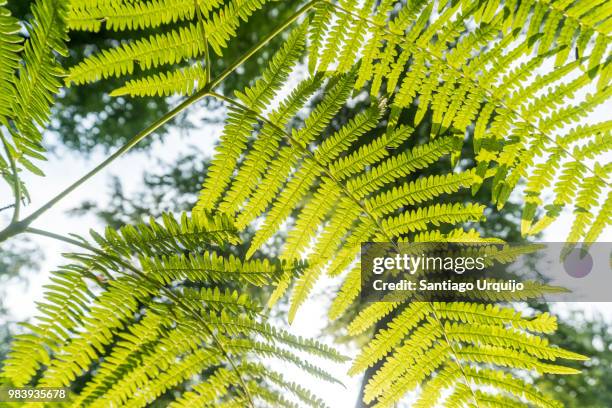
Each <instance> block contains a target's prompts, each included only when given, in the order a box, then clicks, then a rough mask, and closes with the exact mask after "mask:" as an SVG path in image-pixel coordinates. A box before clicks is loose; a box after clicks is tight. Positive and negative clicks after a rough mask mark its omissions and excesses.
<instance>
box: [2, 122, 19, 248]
mask: <svg viewBox="0 0 612 408" xmlns="http://www.w3.org/2000/svg"><path fill="white" fill-rule="evenodd" d="M0 139H2V145H3V146H4V150H5V151H6V156H7V158H8V162H9V164H10V166H11V172H12V173H13V194H14V195H15V204H14V205H13V216H12V218H11V224H14V223H16V222H17V221H18V220H19V211H20V209H21V183H20V181H19V172H18V171H17V164H16V163H15V159H14V158H13V156H12V155H11V150H10V149H9V144H8V141H7V140H6V138H5V137H4V132H2V130H0ZM8 208H10V207H8ZM0 241H2V239H0Z"/></svg>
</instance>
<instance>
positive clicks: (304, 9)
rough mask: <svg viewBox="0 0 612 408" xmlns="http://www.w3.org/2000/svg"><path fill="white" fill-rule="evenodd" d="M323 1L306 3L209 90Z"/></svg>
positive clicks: (221, 74) (215, 81) (220, 77)
mask: <svg viewBox="0 0 612 408" xmlns="http://www.w3.org/2000/svg"><path fill="white" fill-rule="evenodd" d="M321 1H324V0H311V1H310V2H308V3H306V4H305V5H304V6H303V7H302V8H300V9H299V10H297V11H296V12H295V13H293V14H292V15H291V16H290V17H289V18H288V19H287V20H285V21H284V22H283V23H282V24H281V25H279V26H278V27H276V28H275V29H274V31H272V32H271V33H270V34H268V35H266V36H265V37H264V38H262V39H261V41H259V42H258V43H257V44H255V45H254V46H253V47H252V48H251V49H250V50H248V51H247V52H246V53H245V54H244V55H242V56H241V57H240V58H239V59H238V60H237V61H235V62H234V63H233V64H231V65H230V66H229V67H227V68H226V69H225V70H223V72H221V73H220V74H219V76H217V77H216V78H215V79H213V80H212V82H211V83H210V85H209V87H208V89H210V90H212V89H214V88H216V87H217V86H218V85H219V84H220V83H221V82H222V81H223V80H224V79H225V78H226V77H227V76H228V75H230V74H231V73H232V72H234V71H235V70H236V68H238V67H239V66H240V65H242V64H243V63H244V62H245V61H247V60H248V59H249V58H251V57H252V56H253V55H254V54H256V53H257V51H259V50H260V49H262V48H263V47H265V46H266V44H268V43H269V42H270V41H271V40H272V39H273V38H274V37H276V36H277V35H279V34H280V33H282V32H283V31H285V29H286V28H287V27H289V26H290V25H291V24H293V23H294V22H295V21H296V20H297V19H298V18H300V16H301V15H302V14H304V13H306V12H307V11H309V10H310V9H311V8H313V7H314V6H315V5H316V4H317V3H319V2H321Z"/></svg>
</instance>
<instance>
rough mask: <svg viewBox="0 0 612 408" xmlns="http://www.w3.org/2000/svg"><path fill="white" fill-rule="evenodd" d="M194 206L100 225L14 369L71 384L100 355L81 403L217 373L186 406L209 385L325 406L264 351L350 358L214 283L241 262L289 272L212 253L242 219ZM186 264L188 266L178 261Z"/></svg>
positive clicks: (209, 390)
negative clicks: (270, 363)
mask: <svg viewBox="0 0 612 408" xmlns="http://www.w3.org/2000/svg"><path fill="white" fill-rule="evenodd" d="M194 217H195V218H189V217H187V216H183V218H182V221H181V223H180V224H179V223H178V222H176V221H175V219H174V217H172V216H171V215H167V216H165V217H164V220H163V223H159V222H155V221H151V222H150V224H149V225H144V224H141V225H136V226H131V227H124V228H123V229H122V230H121V231H119V232H114V233H111V232H109V231H107V232H106V234H105V237H102V236H101V235H99V234H93V236H94V238H95V241H96V242H98V243H99V246H97V247H93V246H89V244H86V243H85V241H83V245H84V246H85V247H86V248H88V249H89V251H88V252H87V253H82V254H71V255H70V258H71V259H72V260H73V264H71V265H70V266H67V267H64V268H63V269H62V270H60V272H58V273H56V274H54V277H53V278H52V282H53V283H52V285H50V286H49V292H47V294H46V300H45V303H43V304H41V305H40V310H41V312H42V313H43V314H42V315H41V316H40V317H39V318H37V321H36V322H35V323H33V324H31V325H28V328H29V329H30V333H27V334H23V335H21V336H20V337H18V338H17V339H16V342H15V345H14V348H13V351H12V352H11V355H10V357H9V360H8V361H7V364H6V366H5V368H4V373H3V375H4V376H5V377H6V378H8V379H9V380H10V381H11V382H12V383H15V384H32V383H35V384H36V385H39V386H68V385H70V384H71V383H72V382H73V381H75V380H77V378H79V377H80V376H81V375H82V373H83V370H90V369H91V368H92V367H94V366H97V368H96V370H94V371H92V379H91V380H90V381H88V382H87V384H86V386H85V387H84V389H83V390H82V392H80V393H78V394H77V395H75V396H74V399H73V401H71V403H72V404H73V405H72V406H75V407H76V406H79V407H83V406H91V407H103V406H109V405H122V406H134V407H144V406H147V405H148V404H150V403H151V401H154V400H155V399H157V398H159V397H160V396H162V395H164V394H166V392H167V391H168V390H170V389H172V388H174V387H176V386H178V385H180V384H188V383H189V382H191V381H192V380H193V379H194V378H195V376H200V378H201V379H202V380H203V381H206V380H207V379H210V381H211V382H210V383H205V382H203V383H202V384H201V385H199V386H196V387H194V391H191V392H187V393H186V394H185V395H184V396H182V397H181V398H180V399H179V400H178V401H177V402H176V405H177V406H181V404H184V403H187V401H198V400H200V401H201V398H203V396H207V397H209V398H210V399H209V400H207V403H212V404H214V405H216V406H221V404H223V403H224V402H227V401H233V400H235V399H236V400H239V401H242V402H243V403H244V402H245V401H246V402H247V403H248V404H253V403H255V401H256V400H258V401H259V400H263V401H277V402H278V401H283V403H286V404H294V402H293V401H292V400H291V399H288V398H285V397H284V396H281V395H282V393H281V390H288V391H290V392H291V394H292V395H293V396H294V397H295V398H296V399H297V400H300V401H302V403H303V404H305V405H307V406H315V407H320V406H324V404H323V403H322V401H321V400H320V399H318V398H317V397H315V396H314V395H313V394H312V393H311V392H309V391H307V390H306V389H304V388H302V387H300V386H299V385H297V384H293V383H291V382H289V381H287V380H285V379H284V378H283V376H282V375H280V374H278V373H275V372H268V371H267V367H266V366H264V365H263V364H262V362H261V361H262V360H263V359H268V358H275V359H280V360H283V361H285V362H287V363H289V364H290V365H292V366H295V367H299V368H301V369H303V370H305V371H306V372H310V373H311V374H313V375H315V376H318V377H319V378H321V379H323V380H329V381H334V382H335V381H336V380H335V378H334V377H333V376H331V375H330V374H328V373H327V372H325V371H324V370H322V369H321V368H319V367H317V366H316V365H314V364H312V363H310V362H308V361H305V360H304V358H303V357H301V356H298V355H297V352H299V353H301V354H305V355H310V356H316V357H318V358H323V359H329V360H330V361H336V362H343V361H345V360H346V358H345V357H344V356H342V355H340V354H339V353H338V352H336V351H335V350H334V349H332V348H331V347H328V346H326V345H324V344H322V343H320V342H318V341H315V340H310V339H305V338H301V337H297V336H294V335H293V334H291V333H289V332H287V331H285V330H282V329H278V328H276V327H274V326H272V325H270V324H269V323H268V322H267V321H266V316H265V315H264V314H263V313H262V310H263V309H262V308H261V306H260V305H259V304H258V303H257V302H256V301H254V300H253V299H251V298H249V297H248V296H246V295H245V294H239V293H238V292H237V291H236V290H230V289H229V287H228V286H216V285H214V283H215V282H216V281H223V282H224V283H226V284H227V283H228V282H230V281H232V278H231V276H236V277H240V276H241V274H242V273H244V274H249V273H251V272H254V273H257V274H258V273H260V272H263V273H264V274H270V275H275V274H276V275H278V274H279V269H277V268H280V267H282V265H281V264H278V263H276V264H275V263H270V261H266V260H259V261H248V262H241V261H239V260H237V259H236V258H232V257H222V256H220V255H214V254H211V253H208V252H205V253H204V254H202V252H201V251H202V248H203V247H204V248H207V247H209V246H212V245H215V244H216V245H217V246H224V245H227V244H229V243H230V242H235V236H234V235H233V234H234V231H235V228H233V227H232V226H231V225H230V224H229V220H228V218H227V217H223V216H216V217H213V216H206V214H205V213H199V214H198V215H194ZM134 252H136V253H138V254H139V262H136V261H135V259H134V256H133V254H134ZM177 264H179V265H183V266H184V267H185V270H180V271H177V270H174V269H172V267H173V266H175V265H177ZM198 267H199V268H201V270H198V269H197V268H198ZM215 268H216V269H217V270H214V269H215ZM209 278H211V279H209ZM238 281H239V282H240V279H239V280H238ZM245 281H246V282H249V281H250V278H245ZM255 282H256V283H261V281H259V280H255ZM211 283H212V284H213V285H212V286H210V284H211ZM197 286H200V288H196V287H197ZM33 353H34V354H33ZM230 384H231V386H230ZM253 384H257V386H253ZM216 403H218V405H217V404H216ZM295 406H300V405H297V404H295Z"/></svg>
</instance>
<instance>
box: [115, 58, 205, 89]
mask: <svg viewBox="0 0 612 408" xmlns="http://www.w3.org/2000/svg"><path fill="white" fill-rule="evenodd" d="M204 85H206V70H205V69H204V68H202V66H200V65H194V66H192V67H189V68H186V69H178V70H176V71H170V72H167V73H163V72H161V73H159V74H153V75H151V76H148V77H146V78H141V79H133V80H130V81H128V82H127V83H126V84H125V85H124V86H122V87H120V88H117V89H115V90H114V91H112V92H111V93H110V95H111V96H121V95H130V96H171V95H182V96H185V95H191V94H193V93H194V92H195V91H197V90H200V89H202V88H203V87H204Z"/></svg>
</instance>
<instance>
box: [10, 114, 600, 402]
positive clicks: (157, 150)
mask: <svg viewBox="0 0 612 408" xmlns="http://www.w3.org/2000/svg"><path fill="white" fill-rule="evenodd" d="M608 108H609V107H608ZM192 109H196V110H197V109H198V108H197V107H196V108H192ZM198 113H199V112H198ZM606 116H607V114H606V110H605V109H604V110H601V111H599V112H598V113H597V114H596V119H599V120H606V119H607V117H606ZM220 131H221V128H220V127H219V126H217V125H215V126H205V127H202V128H200V129H198V130H194V131H191V132H190V134H189V135H188V136H186V137H182V136H181V135H179V134H176V132H175V134H171V135H168V136H167V137H166V142H165V143H164V144H163V145H162V144H161V143H155V144H154V146H153V148H152V149H151V152H150V153H149V154H145V153H137V154H129V155H127V156H124V157H123V158H120V159H119V160H117V161H116V162H115V163H113V164H112V165H111V166H109V167H108V168H107V169H106V170H105V171H103V172H102V173H100V174H98V175H97V176H96V177H95V178H94V179H92V180H90V181H89V182H87V183H86V184H85V185H83V186H81V187H80V188H79V189H78V190H77V191H75V192H73V193H72V194H71V195H70V196H69V197H68V198H67V199H65V200H64V201H62V202H61V203H60V204H58V205H57V206H56V207H54V208H53V209H52V210H50V211H48V212H47V213H45V214H44V215H43V216H42V217H41V218H40V219H39V220H37V221H36V222H35V224H34V225H33V226H35V227H37V228H41V229H45V230H49V231H54V232H57V233H61V234H64V235H65V234H67V233H77V234H82V235H87V231H88V230H89V229H90V228H97V229H98V230H99V229H101V227H102V226H101V225H100V223H99V222H97V220H96V219H95V218H94V217H91V216H89V217H80V218H74V217H69V216H67V215H66V211H67V210H69V209H71V208H74V207H76V206H77V205H78V204H79V203H81V202H82V201H84V200H93V201H97V202H100V203H106V202H107V201H108V194H109V193H110V189H109V188H108V184H107V183H108V180H109V177H110V176H111V175H117V176H119V177H120V178H121V180H122V181H123V182H124V186H125V187H126V192H127V193H129V192H130V191H137V190H140V189H141V188H140V187H139V183H140V182H141V180H142V174H143V172H144V171H145V170H147V171H152V170H154V168H152V163H155V162H156V160H155V159H154V158H157V157H159V158H162V159H164V160H166V161H168V160H172V159H173V158H175V157H177V156H178V155H179V154H180V153H181V152H187V151H188V146H189V145H195V146H197V147H198V148H199V149H200V150H202V151H204V152H205V153H207V154H212V153H213V149H214V143H215V141H216V140H218V137H219V135H220ZM151 137H155V135H153V136H151ZM103 158H104V155H102V154H101V153H96V154H94V155H93V156H92V157H91V158H90V159H87V160H86V159H84V158H82V157H81V156H79V155H78V154H74V153H71V152H69V151H65V150H63V149H60V150H59V152H58V154H57V155H55V156H51V157H50V159H49V161H48V162H47V163H45V164H43V166H42V168H43V169H44V171H45V173H46V175H47V177H45V178H39V177H27V178H26V182H27V184H28V186H29V190H30V192H31V194H32V201H33V204H32V205H30V206H29V207H28V208H26V209H25V212H26V213H28V212H30V211H32V210H33V209H35V208H37V207H38V206H39V205H41V204H43V203H44V202H45V201H46V200H48V199H49V198H50V197H51V196H53V195H55V194H57V193H58V192H60V191H61V190H62V189H64V188H65V187H66V186H68V185H69V184H70V183H71V182H72V181H73V180H75V179H76V178H77V177H78V176H79V175H81V174H84V173H85V172H86V171H88V170H89V169H91V168H92V167H94V165H95V164H97V163H98V162H100V161H101V160H102V159H103ZM9 194H10V193H9V192H8V191H7V190H2V189H0V197H9ZM5 201H7V200H5V199H4V198H3V200H2V202H3V203H4V202H5ZM569 224H570V221H569V218H568V217H567V216H564V217H561V219H560V220H559V221H558V222H557V223H555V224H554V225H553V226H552V227H551V228H550V229H549V230H548V231H547V233H546V235H545V241H546V240H549V241H559V240H561V239H562V238H563V237H565V236H566V234H567V230H568V228H569ZM2 225H4V223H3V224H2ZM31 238H32V240H33V241H34V242H36V243H37V244H39V245H40V247H41V248H42V249H43V250H44V253H45V257H46V260H45V262H44V263H43V265H42V270H41V271H39V272H38V273H36V274H32V275H31V276H30V279H29V284H28V285H27V286H25V285H23V284H19V283H15V284H11V285H10V286H9V288H8V290H7V292H8V297H7V299H5V302H4V303H5V305H6V306H7V307H8V308H9V311H10V314H11V320H23V319H28V318H31V317H32V316H33V315H34V314H35V301H39V300H41V299H42V293H43V285H45V284H46V283H47V282H48V279H49V273H50V271H51V270H53V268H54V267H55V266H57V265H59V264H60V263H61V262H62V259H61V253H62V252H67V251H71V250H74V248H70V247H69V245H67V244H64V243H61V242H57V241H54V240H50V239H46V238H42V237H38V236H32V237H31ZM600 241H604V242H609V241H612V235H611V234H610V230H607V231H606V233H605V234H604V235H603V236H602V237H601V238H600ZM332 293H334V290H333V288H332V287H331V286H330V282H322V283H321V284H319V285H318V286H317V287H316V289H315V294H314V295H313V296H312V297H311V299H310V301H309V302H307V303H306V305H305V306H304V307H303V308H302V309H301V311H300V312H299V314H298V318H297V319H296V322H295V323H294V324H293V326H292V332H294V333H295V334H297V335H301V336H308V337H313V336H318V335H319V331H320V329H321V328H322V327H324V325H325V321H326V309H327V308H326V304H327V303H328V301H329V300H330V294H332ZM568 307H570V306H569V305H563V306H562V307H560V308H559V309H560V310H559V312H561V313H564V312H565V311H566V310H567V308H568ZM571 307H572V308H575V309H583V310H584V311H585V314H587V315H591V314H592V313H597V312H602V313H603V314H605V315H607V316H609V317H611V318H612V308H610V304H607V303H599V304H584V303H581V304H575V305H572V306H571ZM345 351H346V352H347V353H348V354H349V355H354V350H345ZM281 368H282V367H281ZM326 368H327V367H326ZM328 368H329V371H331V372H332V373H334V374H335V375H336V376H337V378H338V379H340V380H342V381H344V383H345V384H346V388H342V387H339V386H334V385H328V384H322V383H321V382H319V381H316V380H314V379H309V380H307V381H306V382H305V381H304V380H305V379H303V378H302V379H300V382H301V383H303V384H304V385H310V388H311V389H314V390H316V391H317V394H318V395H319V396H321V397H322V398H324V399H326V400H327V401H328V402H329V404H330V405H331V406H343V407H344V406H346V407H349V406H354V402H355V400H356V396H357V390H358V385H359V383H360V379H359V378H348V377H347V376H346V375H345V373H346V370H347V368H348V366H347V367H341V366H340V367H339V366H330V367H328ZM289 371H291V370H283V372H285V373H287V372H289ZM290 375H292V374H290Z"/></svg>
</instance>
